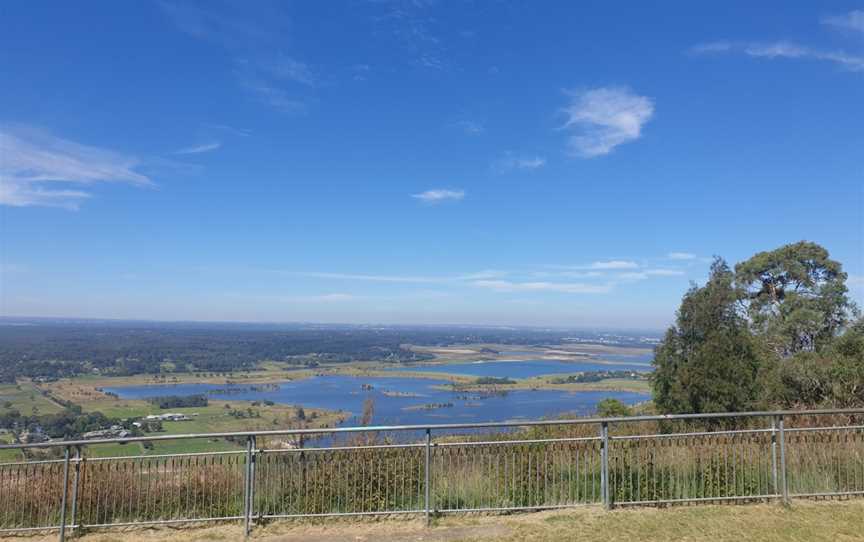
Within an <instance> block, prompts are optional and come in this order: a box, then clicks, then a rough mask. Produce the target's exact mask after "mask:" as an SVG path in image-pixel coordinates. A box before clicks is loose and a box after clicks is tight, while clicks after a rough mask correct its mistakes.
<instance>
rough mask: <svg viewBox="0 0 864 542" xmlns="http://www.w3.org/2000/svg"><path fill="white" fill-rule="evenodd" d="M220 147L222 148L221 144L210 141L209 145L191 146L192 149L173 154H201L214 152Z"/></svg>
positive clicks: (188, 148)
mask: <svg viewBox="0 0 864 542" xmlns="http://www.w3.org/2000/svg"><path fill="white" fill-rule="evenodd" d="M220 147H222V143H221V142H219V141H212V142H210V143H202V144H200V145H193V146H192V147H186V148H183V149H180V150H179V151H174V154H201V153H205V152H210V151H215V150H216V149H219V148H220Z"/></svg>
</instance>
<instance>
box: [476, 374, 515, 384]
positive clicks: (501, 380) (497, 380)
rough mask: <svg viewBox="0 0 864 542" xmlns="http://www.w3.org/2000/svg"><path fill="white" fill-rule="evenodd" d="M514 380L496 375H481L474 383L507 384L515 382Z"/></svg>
mask: <svg viewBox="0 0 864 542" xmlns="http://www.w3.org/2000/svg"><path fill="white" fill-rule="evenodd" d="M515 383H516V381H515V380H513V379H511V378H507V377H498V376H481V377H480V378H478V379H477V380H475V381H474V384H477V385H480V386H485V385H507V384H515Z"/></svg>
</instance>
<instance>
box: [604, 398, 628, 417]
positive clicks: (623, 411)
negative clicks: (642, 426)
mask: <svg viewBox="0 0 864 542" xmlns="http://www.w3.org/2000/svg"><path fill="white" fill-rule="evenodd" d="M597 415H598V416H600V417H602V418H619V417H623V416H632V415H633V409H632V408H630V407H629V406H627V405H625V404H624V403H622V402H621V401H619V400H618V399H613V398H611V397H607V398H606V399H603V400H602V401H600V402H598V403H597Z"/></svg>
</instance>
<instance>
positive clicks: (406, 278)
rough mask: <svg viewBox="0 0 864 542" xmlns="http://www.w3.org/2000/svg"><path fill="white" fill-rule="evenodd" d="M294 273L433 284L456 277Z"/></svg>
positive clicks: (295, 273) (320, 276) (320, 272)
mask: <svg viewBox="0 0 864 542" xmlns="http://www.w3.org/2000/svg"><path fill="white" fill-rule="evenodd" d="M290 274H292V275H296V276H301V277H310V278H319V279H334V280H358V281H368V282H396V283H409V284H427V283H428V284H431V283H441V282H447V281H450V280H454V277H449V278H448V277H426V276H414V275H375V274H364V273H329V272H326V271H296V272H290Z"/></svg>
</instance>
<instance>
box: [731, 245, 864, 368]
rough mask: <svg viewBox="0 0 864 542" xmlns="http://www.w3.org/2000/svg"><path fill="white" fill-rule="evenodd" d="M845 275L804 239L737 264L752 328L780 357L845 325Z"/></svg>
mask: <svg viewBox="0 0 864 542" xmlns="http://www.w3.org/2000/svg"><path fill="white" fill-rule="evenodd" d="M845 281H846V273H844V272H843V269H842V266H841V265H840V263H839V262H837V261H834V260H832V259H830V258H829V256H828V251H827V250H825V249H824V248H823V247H821V246H819V245H817V244H816V243H810V242H807V241H801V242H798V243H794V244H790V245H785V246H782V247H780V248H778V249H775V250H771V251H768V252H760V253H758V254H756V255H755V256H753V257H752V258H750V259H749V260H747V261H745V262H741V263H739V264H738V265H736V266H735V282H736V284H737V287H738V288H739V291H740V295H741V298H742V300H743V301H744V304H745V307H746V312H747V315H748V317H749V318H750V320H751V322H752V324H753V327H754V331H755V332H756V333H758V334H759V335H760V336H762V337H763V338H764V340H765V341H766V344H768V345H769V346H770V347H771V349H772V350H773V351H774V352H775V353H776V354H777V355H779V356H781V357H790V356H793V355H795V354H796V353H798V352H813V351H818V350H819V349H821V348H822V347H824V346H826V345H828V344H829V343H830V342H831V341H832V340H833V339H834V338H835V337H836V336H837V334H838V333H839V332H840V331H841V330H842V329H843V327H844V326H845V325H846V324H847V322H848V320H849V316H850V314H852V313H854V312H855V307H854V305H853V304H852V303H851V302H850V300H849V299H848V297H847V295H846V294H847V288H846V284H845Z"/></svg>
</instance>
